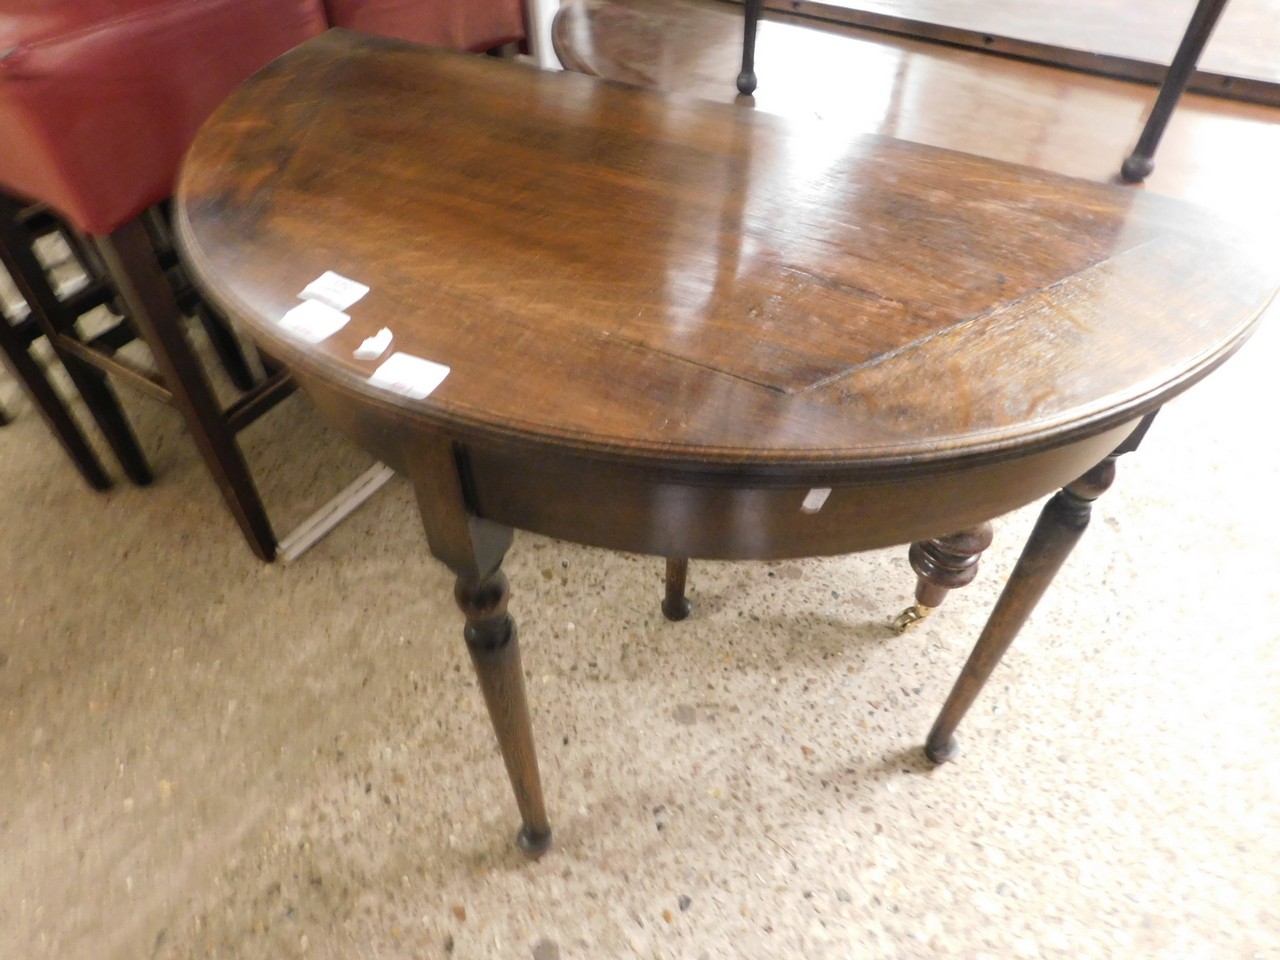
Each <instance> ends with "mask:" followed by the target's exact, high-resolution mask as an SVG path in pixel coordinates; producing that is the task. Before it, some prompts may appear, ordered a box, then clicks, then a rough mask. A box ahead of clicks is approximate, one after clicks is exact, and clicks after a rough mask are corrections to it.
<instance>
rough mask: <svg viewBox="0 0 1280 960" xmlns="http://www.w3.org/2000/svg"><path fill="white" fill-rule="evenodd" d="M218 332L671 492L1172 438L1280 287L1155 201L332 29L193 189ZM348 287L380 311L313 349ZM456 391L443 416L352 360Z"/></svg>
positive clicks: (427, 412)
mask: <svg viewBox="0 0 1280 960" xmlns="http://www.w3.org/2000/svg"><path fill="white" fill-rule="evenodd" d="M177 196H178V224H179V231H180V235H181V238H182V241H183V246H184V250H185V253H186V255H187V258H188V260H189V262H190V265H191V267H192V269H193V271H194V273H195V275H196V277H197V279H198V280H199V281H200V282H201V283H202V285H203V286H204V287H205V289H206V292H207V293H208V294H209V295H210V296H211V297H212V299H213V300H214V302H216V303H218V304H220V305H221V306H222V307H224V308H225V309H226V310H227V311H228V312H229V313H230V314H231V315H232V316H233V317H234V318H235V319H236V320H238V321H239V322H240V323H242V324H243V325H245V326H246V327H247V329H248V331H249V332H250V334H251V335H252V336H253V337H254V339H256V340H258V341H259V342H260V343H262V344H263V345H265V346H266V347H267V348H269V349H270V350H271V351H273V352H274V353H276V354H277V355H278V356H279V357H280V358H281V359H282V360H283V361H285V362H286V363H287V364H289V365H291V366H294V367H295V368H297V369H298V370H299V371H300V372H303V373H307V374H311V375H314V376H319V377H323V378H325V380H326V381H327V382H330V383H336V384H339V385H340V386H341V387H342V388H343V389H344V390H347V391H349V392H350V394H351V395H352V396H353V397H356V398H359V399H361V400H362V401H364V402H367V403H369V404H373V405H375V406H379V407H384V408H387V409H389V410H394V411H395V412H396V413H397V414H398V415H399V416H402V417H406V416H407V417H409V418H410V419H413V420H417V421H420V422H422V423H423V424H425V425H434V426H439V427H444V428H447V429H449V430H455V431H464V432H466V433H467V435H468V436H471V437H477V438H482V439H489V440H492V441H495V442H519V443H523V444H534V445H545V446H547V447H554V448H558V449H565V450H571V451H576V452H581V453H587V454H590V455H592V456H599V457H605V458H616V459H619V460H622V461H625V462H629V463H637V462H647V463H653V464H661V465H664V466H672V465H682V464H688V465H697V466H705V467H708V468H714V467H717V466H720V467H724V468H726V469H738V470H749V469H751V468H761V469H765V468H771V467H783V466H785V465H786V464H799V463H809V464H812V463H819V462H820V463H824V464H830V465H833V466H837V467H841V468H847V469H849V470H854V471H860V470H865V471H872V472H874V471H876V470H880V471H884V470H889V471H905V472H910V471H912V470H916V469H919V470H924V469H928V468H929V465H931V464H937V463H939V462H965V463H971V462H975V461H981V460H983V459H990V458H1000V457H1004V456H1007V455H1008V454H1009V451H1011V450H1019V451H1028V450H1033V449H1037V448H1048V447H1052V446H1055V445H1058V444H1062V443H1066V442H1069V441H1070V440H1072V439H1076V438H1079V437H1082V436H1085V435H1089V434H1092V433H1097V432H1100V431H1101V430H1103V429H1106V428H1108V427H1113V426H1115V425H1117V424H1119V423H1122V422H1124V421H1125V420H1127V419H1132V418H1133V417H1135V416H1137V415H1138V414H1141V413H1143V412H1146V411H1147V410H1150V409H1154V408H1155V407H1157V406H1159V405H1160V404H1161V403H1162V402H1163V401H1164V400H1165V399H1167V398H1168V397H1169V396H1171V395H1173V394H1175V393H1177V392H1178V391H1180V390H1181V389H1183V388H1185V387H1186V386H1187V385H1189V384H1190V383H1192V382H1194V380H1196V379H1198V378H1199V377H1200V376H1202V375H1203V374H1205V373H1207V372H1208V371H1209V370H1211V369H1212V368H1213V367H1215V366H1216V365H1217V364H1218V363H1219V362H1221V361H1222V360H1223V359H1225V358H1226V357H1227V356H1228V355H1230V353H1231V352H1232V351H1233V350H1234V349H1235V348H1236V347H1237V346H1239V344H1240V343H1241V342H1242V341H1243V339H1244V338H1245V337H1246V336H1247V334H1248V332H1249V331H1250V329H1251V326H1252V324H1253V323H1254V321H1255V320H1256V318H1257V316H1258V314H1259V313H1260V312H1261V310H1262V309H1263V307H1264V306H1265V305H1266V303H1267V302H1268V301H1269V299H1270V297H1271V295H1272V293H1273V291H1274V287H1275V283H1276V275H1277V268H1276V263H1277V260H1276V258H1275V257H1274V253H1273V251H1272V252H1271V253H1269V252H1268V249H1266V248H1264V247H1263V246H1262V245H1261V244H1260V243H1259V242H1258V240H1257V238H1249V240H1248V242H1247V243H1242V242H1240V238H1232V237H1231V236H1229V235H1227V233H1226V232H1225V231H1224V230H1223V229H1222V228H1220V227H1219V226H1217V225H1216V224H1215V223H1214V222H1213V221H1212V219H1211V218H1209V217H1208V216H1207V215H1205V214H1203V213H1202V212H1200V211H1199V210H1197V209H1196V208H1193V207H1190V206H1186V205H1183V204H1180V203H1177V202H1175V201H1169V200H1165V199H1163V198H1159V197H1154V196H1150V195H1146V194H1144V193H1142V192H1140V191H1135V190H1132V189H1128V188H1123V187H1119V186H1110V185H1100V184H1095V183H1090V182H1086V181H1081V180H1072V179H1068V178H1064V177H1061V176H1057V175H1054V174H1049V173H1045V172H1041V171H1037V170H1033V169H1030V168H1026V167H1019V166H1014V165H1009V164H1004V163H999V162H995V161H991V160H985V159H981V158H977V157H974V156H970V155H966V154H960V153H953V152H949V151H944V150H939V149H934V148H930V147H923V146H919V145H915V144H911V143H907V142H902V141H897V140H893V139H889V138H884V137H875V136H851V135H843V134H839V133H838V132H836V131H833V130H832V129H830V127H829V126H824V125H822V124H819V123H806V122H803V121H793V120H786V119H783V118H780V117H774V116H768V115H764V114H760V113H756V112H752V111H747V110H742V109H738V108H735V107H733V106H728V105H720V104H712V103H706V102H703V101H698V100H693V99H682V98H678V97H667V96H663V95H659V94H655V93H652V92H648V91H642V90H636V89H631V88H627V87H623V86H619V85H615V84H609V83H604V82H600V81H596V80H593V79H590V78H587V77H582V76H577V75H572V74H564V73H541V72H537V71H535V70H533V69H530V68H527V67H524V66H520V65H516V64H512V63H507V62H499V61H495V60H493V59H490V58H480V57H472V56H464V55H456V54H450V53H445V52H440V51H434V50H428V49H425V48H419V47H413V46H410V45H405V44H399V43H396V42H392V41H385V40H377V39H373V38H367V37H362V36H360V35H357V34H351V33H345V32H342V31H330V32H329V33H326V34H324V35H323V36H320V37H318V38H316V39H314V40H311V41H309V42H307V43H306V44H304V45H303V46H301V47H299V48H298V49H296V50H295V51H293V52H291V53H290V54H288V55H286V56H285V57H283V58H281V59H280V60H278V61H277V62H275V63H274V64H272V65H271V66H269V67H268V68H267V69H266V70H264V71H263V72H261V73H259V74H258V75H257V76H255V77H254V78H253V79H251V80H250V81H249V82H248V83H247V84H246V85H245V86H244V87H243V88H242V89H241V90H239V91H238V92H237V93H236V94H234V95H233V96H232V97H231V98H230V99H229V100H228V101H227V102H226V103H225V104H224V105H223V106H222V107H221V108H220V109H219V110H218V112H217V113H216V114H215V115H214V116H213V118H211V120H210V121H209V123H208V124H207V125H206V126H205V128H204V129H203V131H202V132H201V134H200V136H199V137H198V139H197V141H196V143H195V145H194V147H193V148H192V151H191V154H190V155H189V158H188V160H187V163H186V166H185V169H184V173H183V176H182V179H181V183H180V186H179V189H178V195H177ZM326 270H334V271H336V272H338V273H340V274H342V275H344V276H346V277H350V278H352V279H354V280H357V281H359V282H361V283H364V284H367V285H368V286H369V287H370V288H371V290H370V292H369V294H368V295H367V296H366V297H365V298H364V299H362V300H361V301H359V302H358V303H357V304H356V305H354V306H353V307H351V308H350V310H349V312H350V314H351V316H352V320H351V322H350V323H349V324H348V325H347V327H346V328H344V329H343V330H341V331H340V332H338V333H337V334H335V335H334V336H332V337H331V338H329V339H328V340H325V341H323V342H322V343H320V344H317V345H312V344H308V343H304V342H302V341H300V340H298V339H296V338H294V337H293V336H291V335H290V334H288V333H286V332H284V331H282V330H281V329H280V328H279V326H278V321H279V319H280V318H281V316H282V315H283V314H284V313H285V312H286V311H287V310H289V309H290V308H292V307H294V306H296V305H297V304H298V302H299V301H298V299H297V295H298V293H299V291H301V290H302V288H303V287H304V286H305V285H306V284H307V283H309V282H310V281H311V280H313V279H315V278H316V277H317V276H319V275H320V274H321V273H323V272H324V271H326ZM384 326H385V327H388V328H390V329H391V330H392V331H393V333H394V337H395V340H394V343H393V346H392V349H393V350H399V351H403V352H407V353H410V354H413V355H416V356H420V357H424V358H426V359H429V360H432V361H435V362H438V363H442V364H446V365H448V366H449V367H450V368H451V372H450V374H449V376H448V377H447V378H446V379H445V380H444V382H443V383H442V384H441V386H440V387H439V388H438V389H437V390H436V391H435V392H434V393H432V394H431V395H430V396H429V397H428V398H426V399H424V400H411V399H408V398H405V397H403V396H399V395H397V394H393V393H391V392H389V391H386V390H384V389H381V388H379V387H377V386H374V385H372V384H370V383H369V379H368V378H369V376H370V374H371V373H372V372H373V369H374V368H375V367H376V366H377V364H378V362H379V361H377V360H359V359H356V358H354V357H353V355H352V351H353V349H354V348H355V347H356V346H357V345H358V344H359V343H360V342H361V340H363V339H364V338H365V337H368V336H370V335H372V334H373V333H374V332H376V331H377V330H378V329H379V328H381V327H384Z"/></svg>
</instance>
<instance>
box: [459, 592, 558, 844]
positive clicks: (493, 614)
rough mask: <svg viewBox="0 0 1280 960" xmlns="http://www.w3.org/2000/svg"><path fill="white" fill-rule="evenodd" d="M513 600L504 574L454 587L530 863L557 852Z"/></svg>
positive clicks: (519, 841)
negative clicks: (509, 607) (509, 600)
mask: <svg viewBox="0 0 1280 960" xmlns="http://www.w3.org/2000/svg"><path fill="white" fill-rule="evenodd" d="M507 596H508V588H507V578H506V576H505V575H504V574H503V573H501V572H500V571H498V572H495V573H492V574H490V575H489V576H487V577H485V578H483V579H480V580H465V579H463V578H461V577H460V578H459V579H458V582H457V585H456V586H455V587H454V598H455V599H456V600H457V601H458V607H459V608H460V609H461V610H462V613H463V615H464V616H465V617H466V618H467V626H466V628H465V630H464V631H463V636H465V637H466V640H467V650H468V651H469V652H470V654H471V662H472V663H473V664H474V665H475V668H476V677H477V678H478V679H479V681H480V690H481V691H482V692H483V693H484V702H485V706H487V707H488V708H489V719H490V720H491V721H492V722H493V730H494V733H496V734H497V736H498V746H499V748H500V749H501V750H502V759H503V761H504V762H505V763H506V765H507V776H508V777H510V779H511V788H512V790H514V791H515V795H516V806H517V807H518V808H519V810H520V819H521V821H522V824H521V827H520V832H519V833H518V834H516V844H517V845H518V846H519V847H520V849H521V850H523V851H524V852H525V853H526V854H527V855H529V856H530V857H539V856H541V855H542V854H543V853H545V852H546V851H547V848H548V847H550V846H551V825H550V823H549V822H548V821H547V811H546V807H545V805H544V803H543V800H542V780H541V778H540V777H539V775H538V758H537V755H536V752H535V750H534V746H533V727H532V724H531V723H530V722H529V703H528V700H527V699H526V697H525V691H524V671H523V670H522V668H521V665H520V645H519V642H518V641H517V639H516V625H515V621H513V620H512V619H511V615H510V614H508V613H507Z"/></svg>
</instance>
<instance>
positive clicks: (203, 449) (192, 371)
mask: <svg viewBox="0 0 1280 960" xmlns="http://www.w3.org/2000/svg"><path fill="white" fill-rule="evenodd" d="M95 243H96V245H97V248H98V251H99V253H101V255H102V258H103V260H104V261H105V262H106V264H107V269H108V271H109V272H110V274H111V277H112V279H113V281H114V282H115V285H116V289H117V290H118V291H119V293H120V296H121V299H122V300H123V301H124V304H125V307H126V308H127V310H128V312H129V316H130V318H131V319H132V320H133V322H134V325H135V326H136V328H137V330H138V333H139V335H140V336H141V338H142V339H143V340H144V341H145V342H146V343H147V346H149V347H150V348H151V352H152V355H153V356H154V358H155V363H156V366H157V367H158V368H159V371H160V376H161V378H162V379H163V381H164V383H165V386H166V387H167V388H168V389H169V390H170V392H171V393H172V396H173V404H174V406H175V407H177V408H178V410H179V412H180V413H181V414H182V416H183V419H184V420H185V421H186V423H187V428H188V430H190V432H191V435H192V438H193V439H194V440H195V443H196V446H197V448H198V449H199V451H200V455H201V457H203V459H204V462H205V465H206V466H207V467H208V468H209V472H210V473H211V474H213V479H214V481H215V483H217V485H218V489H219V491H221V493H222V497H223V499H224V500H225V501H226V504H227V507H228V508H229V509H230V510H231V513H232V515H233V516H234V517H235V518H236V522H237V523H238V524H239V525H240V529H241V530H242V531H243V533H244V536H245V539H246V540H248V542H249V546H250V548H251V549H252V550H253V552H254V553H255V554H256V555H257V556H258V557H260V558H261V559H263V560H266V561H270V560H272V559H274V557H275V551H276V539H275V534H274V533H273V532H272V530H271V523H270V521H269V520H268V519H267V513H266V510H265V508H264V507H263V505H262V500H261V498H260V497H259V495H258V490H257V488H256V487H255V486H254V483H253V478H252V476H251V475H250V474H249V468H248V466H247V464H246V463H245V461H244V457H243V455H242V454H241V452H240V446H239V444H238V443H237V442H236V436H235V431H234V430H233V429H232V428H231V425H230V424H229V423H228V422H227V419H226V417H225V416H224V414H223V410H222V406H221V404H219V402H218V399H217V397H216V396H215V395H214V393H213V389H212V387H211V386H210V385H209V381H208V379H207V377H206V376H205V373H204V369H203V368H202V367H201V365H200V362H199V360H198V359H197V358H196V356H195V353H194V352H193V351H192V349H191V344H190V343H189V342H188V340H187V338H186V335H185V334H184V333H183V330H182V324H181V320H182V318H181V315H180V312H179V310H178V304H177V301H176V299H175V298H174V294H173V290H172V288H171V287H170V285H169V282H168V280H167V279H166V278H165V276H164V273H163V272H162V270H161V268H160V265H159V262H158V260H157V259H156V256H155V252H154V250H153V248H152V245H151V241H150V239H149V237H148V235H147V231H146V228H145V226H144V225H143V224H142V223H141V221H138V220H134V221H132V222H130V223H128V224H125V225H124V226H123V227H121V228H120V229H118V230H116V231H115V232H113V233H111V234H109V235H108V236H105V237H96V238H95Z"/></svg>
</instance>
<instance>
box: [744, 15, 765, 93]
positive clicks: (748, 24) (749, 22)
mask: <svg viewBox="0 0 1280 960" xmlns="http://www.w3.org/2000/svg"><path fill="white" fill-rule="evenodd" d="M763 10H764V0H746V4H745V7H744V10H743V16H742V69H741V70H740V71H739V72H738V92H739V93H741V94H744V95H746V96H750V95H751V94H752V93H754V92H755V89H756V26H757V25H758V24H759V23H760V14H761V13H762V12H763Z"/></svg>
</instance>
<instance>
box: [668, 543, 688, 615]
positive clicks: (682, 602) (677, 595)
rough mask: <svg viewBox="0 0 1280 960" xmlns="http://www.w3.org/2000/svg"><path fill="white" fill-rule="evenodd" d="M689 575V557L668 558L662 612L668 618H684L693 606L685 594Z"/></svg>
mask: <svg viewBox="0 0 1280 960" xmlns="http://www.w3.org/2000/svg"><path fill="white" fill-rule="evenodd" d="M688 577H689V560H688V558H687V557H679V558H677V557H668V558H667V579H666V592H665V593H664V595H663V597H662V614H663V616H665V617H666V618H667V619H668V620H683V619H685V617H687V616H689V612H690V610H691V609H692V607H691V606H690V604H689V598H688V597H686V596H685V593H684V591H685V581H686V580H687V579H688Z"/></svg>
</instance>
